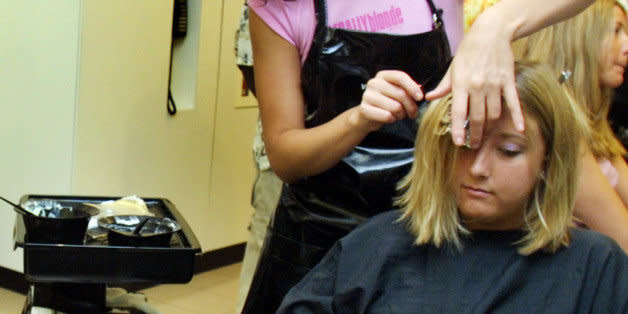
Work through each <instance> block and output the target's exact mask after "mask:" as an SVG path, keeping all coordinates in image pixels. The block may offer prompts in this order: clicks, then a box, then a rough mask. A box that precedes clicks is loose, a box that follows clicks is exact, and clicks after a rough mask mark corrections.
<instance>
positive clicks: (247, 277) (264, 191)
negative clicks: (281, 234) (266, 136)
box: [236, 170, 282, 313]
mask: <svg viewBox="0 0 628 314" xmlns="http://www.w3.org/2000/svg"><path fill="white" fill-rule="evenodd" d="M281 187H282V182H281V179H279V178H278V177H277V176H276V175H275V173H274V172H272V170H263V171H260V172H259V173H258V175H257V179H256V180H255V185H254V186H253V199H252V204H253V207H254V208H255V212H254V213H253V216H252V217H251V223H250V226H249V231H250V233H249V239H248V241H247V243H246V249H245V251H244V259H243V260H242V269H241V271H240V288H239V294H238V300H237V308H236V313H240V312H241V311H242V307H243V306H244V302H245V300H246V295H247V294H248V292H249V287H250V286H251V281H252V280H253V275H254V274H255V268H256V267H257V262H258V260H259V256H260V254H261V250H262V245H263V244H264V237H265V236H266V230H267V228H268V223H269V221H270V218H271V217H272V215H273V212H274V211H275V209H276V208H277V202H278V201H279V196H280V194H281Z"/></svg>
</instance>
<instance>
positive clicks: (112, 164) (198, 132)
mask: <svg viewBox="0 0 628 314" xmlns="http://www.w3.org/2000/svg"><path fill="white" fill-rule="evenodd" d="M50 1H55V3H58V2H56V0H41V1H40V2H41V3H48V4H49V2H50ZM190 1H191V2H193V1H197V2H196V3H192V5H190V7H193V6H194V4H196V5H197V6H196V7H200V8H202V10H201V12H200V15H201V16H202V19H201V21H200V22H199V24H200V25H198V26H196V27H198V37H197V38H199V41H198V43H197V45H196V49H197V50H198V51H197V69H196V71H195V72H197V75H196V77H194V76H193V77H192V79H191V82H188V84H196V85H195V86H194V89H193V90H195V93H196V94H195V95H193V97H188V98H189V99H192V100H193V101H194V103H193V104H192V105H191V106H184V108H183V109H181V110H180V111H179V112H178V113H177V114H176V115H175V116H169V115H168V114H167V112H166V95H167V94H166V92H167V89H166V88H167V84H168V83H167V81H168V64H169V57H170V43H171V42H170V30H171V24H170V23H171V15H172V2H173V1H172V0H134V1H128V0H90V1H73V2H70V1H68V2H63V1H62V2H63V3H66V6H71V9H74V11H72V10H70V12H74V15H71V14H69V13H64V14H63V16H61V17H59V18H58V19H57V18H54V17H51V18H50V19H46V18H42V17H41V16H40V17H39V18H42V20H41V21H39V22H38V23H40V24H42V25H41V27H40V28H42V29H51V30H52V32H54V33H55V35H56V37H61V36H60V35H61V34H62V35H63V37H64V39H65V41H63V42H59V41H57V42H55V44H58V45H60V46H59V47H61V48H58V46H57V45H53V43H50V44H49V45H50V47H48V46H46V47H42V48H43V49H35V48H39V47H38V46H34V47H26V48H25V49H26V50H28V52H30V53H33V54H36V55H37V56H39V57H41V58H42V59H43V61H42V63H43V64H38V65H37V67H38V68H46V67H50V65H48V64H47V62H48V61H50V59H51V57H57V58H58V59H62V60H63V61H66V62H67V63H69V64H70V65H74V68H72V67H66V68H64V71H63V73H64V74H65V75H66V76H68V78H69V79H65V78H64V80H63V81H60V80H59V77H58V76H55V75H50V74H47V75H46V76H44V82H42V85H44V86H45V87H46V88H44V89H42V88H34V89H31V90H29V92H30V93H32V94H34V95H36V96H33V97H37V99H38V100H39V99H46V98H47V97H48V96H49V95H51V93H52V92H51V90H57V89H59V90H61V91H62V92H63V93H64V94H65V96H66V97H65V98H66V99H55V101H56V102H58V101H62V103H63V105H62V106H61V107H63V108H64V109H63V110H61V111H58V112H57V111H55V112H52V113H50V112H44V111H43V109H41V108H33V110H34V111H36V112H37V115H38V116H39V115H41V116H47V117H57V116H59V117H60V119H61V121H60V123H61V122H62V123H63V125H62V126H61V127H60V130H64V131H63V132H61V133H60V134H57V135H56V137H55V138H51V142H53V143H57V142H58V143H59V144H63V145H64V149H63V152H64V153H62V154H61V156H60V158H57V159H60V160H57V161H55V162H54V164H53V165H49V166H50V167H47V168H46V169H47V170H46V173H51V171H50V170H48V168H55V169H56V171H57V172H59V174H58V175H57V176H58V177H60V178H61V180H59V181H58V182H57V181H55V182H56V184H53V183H52V182H50V181H46V182H43V183H42V182H38V183H37V184H36V183H34V182H33V181H35V180H36V179H35V178H33V176H29V177H26V178H25V179H27V180H26V181H24V184H23V185H21V186H18V187H16V188H13V189H11V190H10V192H11V194H8V195H7V196H9V197H12V198H14V199H17V198H18V197H19V196H20V195H23V194H27V193H33V192H37V193H53V194H54V193H60V194H73V195H130V194H137V195H140V196H147V197H165V198H168V199H170V200H171V201H172V202H173V203H174V204H175V205H176V206H177V208H178V209H179V211H181V212H182V213H183V215H184V216H185V218H186V220H187V221H188V223H189V224H190V225H191V227H192V229H193V230H194V232H195V234H196V235H197V237H198V239H199V241H200V243H201V246H202V248H203V250H204V251H209V250H214V249H218V248H221V247H224V246H229V245H233V244H237V243H240V242H243V241H245V240H246V227H247V224H248V219H249V216H250V214H251V211H252V209H251V207H250V205H249V201H250V189H251V184H252V181H253V177H254V168H253V163H252V160H251V153H250V147H251V141H252V137H253V133H254V122H255V119H256V116H257V110H256V108H255V107H254V103H255V102H254V99H247V98H242V97H240V95H239V88H240V84H241V80H240V75H239V72H238V70H237V68H236V67H235V65H234V58H233V38H234V31H235V26H236V24H237V19H238V15H239V10H240V6H241V5H242V3H241V2H240V1H228V0H224V1H215V0H203V1H202V0H190ZM28 3H31V2H30V1H29V2H28ZM4 5H5V4H4V3H3V4H1V5H0V6H4ZM51 7H55V6H49V7H47V9H49V8H51ZM13 9H14V10H15V11H18V8H13ZM66 9H67V8H66ZM59 11H62V9H60V10H59ZM3 12H7V11H5V10H3ZM55 12H56V11H55ZM3 14H4V13H3ZM68 15H70V16H68ZM68 17H73V18H74V20H73V21H74V23H72V22H69V24H70V25H66V24H63V25H60V24H61V23H60V22H58V20H63V21H67V18H68ZM70 21H72V20H70ZM30 22H33V21H30ZM66 23H68V22H66ZM57 33H58V34H57ZM71 34H74V37H72V36H71ZM189 37H190V38H192V39H188V38H187V37H186V39H185V40H193V38H194V36H189ZM34 39H41V36H40V38H33V40H34ZM15 40H17V39H15ZM53 46H54V47H55V48H56V49H59V50H60V52H61V53H62V54H63V55H62V56H57V54H56V53H51V52H50V51H53V52H54V50H51V49H50V48H52V47H53ZM188 46H192V47H194V46H195V45H188ZM69 52H72V53H69ZM22 53H23V52H22ZM24 58H26V57H24ZM2 59H5V58H2ZM52 61H54V60H52ZM0 62H1V61H0ZM55 62H56V61H55ZM2 65H3V67H4V64H2ZM193 72H194V71H193ZM25 79H26V75H25ZM71 79H74V81H72V80H71ZM72 82H74V83H72ZM59 85H63V86H59ZM65 85H69V86H65ZM16 87H17V84H16ZM57 92H58V91H57ZM188 96H189V95H188ZM12 100H14V101H18V104H21V103H24V104H25V105H26V103H25V101H22V98H21V97H20V96H19V95H16V96H15V97H14V99H12ZM2 103H3V106H5V104H6V102H5V101H3V102H2ZM29 103H30V102H29ZM46 105H47V106H48V107H46V108H49V107H55V108H56V107H57V106H59V104H57V103H49V104H46ZM46 110H47V109H46ZM21 114H22V115H23V117H24V118H25V119H26V118H27V117H28V116H29V115H28V113H26V112H22V113H21ZM0 130H2V133H1V134H2V136H3V142H4V137H6V136H7V135H8V134H15V136H17V137H18V138H19V139H17V140H16V141H15V143H20V142H22V141H23V140H24V139H26V140H28V136H29V135H28V134H26V133H28V132H20V133H17V132H12V133H11V132H10V130H4V129H0ZM52 135H55V133H51V134H49V136H52ZM40 142H45V140H44V139H43V136H42V139H41V140H40ZM18 147H20V146H18ZM27 149H28V148H27ZM17 156H19V155H18V154H16V155H15V158H13V159H8V160H7V159H6V157H0V160H2V161H3V162H2V163H1V164H0V171H3V172H4V173H8V174H11V175H13V176H15V175H16V174H19V173H21V171H23V169H26V168H29V167H31V165H30V163H35V159H31V160H30V163H29V160H28V159H27V160H25V161H20V162H19V163H18V164H17V165H18V167H16V168H17V169H16V170H14V171H13V172H6V171H7V169H5V168H11V167H10V166H8V165H7V161H8V163H11V162H17V161H16V160H17ZM2 182H9V181H8V180H4V181H2ZM64 182H65V183H64ZM3 207H4V206H3ZM7 208H8V207H7ZM3 212H9V211H8V210H4V211H3ZM2 221H3V222H2V223H4V224H5V228H2V229H3V230H10V228H12V225H13V221H12V220H10V219H9V220H7V219H2ZM5 233H8V232H5ZM0 240H1V241H2V242H4V244H3V243H2V242H0V250H4V251H7V250H8V249H7V248H6V246H8V245H9V244H12V239H8V237H7V235H6V234H4V235H0ZM3 246H4V247H5V248H3ZM0 255H2V254H0ZM16 261H17V262H16ZM19 262H20V261H19V256H18V257H14V258H13V260H12V261H4V260H1V259H0V266H3V267H11V268H18V267H19V266H15V265H16V263H19ZM19 268H20V269H21V267H19Z"/></svg>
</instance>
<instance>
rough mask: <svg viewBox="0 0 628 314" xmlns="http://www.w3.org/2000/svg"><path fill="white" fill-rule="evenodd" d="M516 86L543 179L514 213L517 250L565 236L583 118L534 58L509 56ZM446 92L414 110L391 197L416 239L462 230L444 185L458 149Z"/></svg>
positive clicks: (442, 239)
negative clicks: (410, 148) (410, 155)
mask: <svg viewBox="0 0 628 314" xmlns="http://www.w3.org/2000/svg"><path fill="white" fill-rule="evenodd" d="M515 73H516V81H517V91H518V93H519V100H520V102H521V106H522V110H523V112H524V117H525V118H526V120H528V121H529V120H530V119H533V120H535V121H536V122H537V123H538V126H539V129H540V133H541V136H542V138H543V140H544V143H543V144H544V145H545V148H546V156H545V163H544V166H545V168H544V172H545V175H544V180H542V181H540V182H539V183H538V184H537V186H536V187H535V189H534V191H535V192H534V196H533V197H531V198H530V199H531V201H530V204H529V205H528V209H527V210H526V211H525V212H524V213H522V215H524V218H525V221H526V225H525V227H524V229H525V231H526V235H525V236H524V237H523V239H521V241H520V242H519V243H518V244H519V246H520V248H519V252H520V253H521V254H524V255H527V254H531V253H533V252H536V251H537V250H541V249H542V250H545V251H549V252H554V251H556V250H557V249H558V248H559V247H561V246H562V245H567V244H568V243H569V232H568V227H569V225H570V223H571V217H572V209H573V205H574V201H575V192H576V181H577V180H576V178H577V173H576V171H577V170H576V169H577V160H578V156H579V143H580V139H581V136H583V133H584V132H585V128H586V118H585V117H583V116H582V115H581V114H579V111H577V109H576V108H575V107H574V106H573V105H572V104H571V102H570V101H569V100H568V98H567V96H566V95H565V92H564V90H563V89H562V88H561V86H560V85H559V83H558V77H556V76H555V75H552V73H551V71H550V70H549V69H548V68H547V67H545V66H543V65H541V64H540V63H530V62H525V63H520V62H518V63H516V65H515ZM450 107H451V96H449V97H446V98H443V99H441V100H440V101H438V102H435V103H432V104H431V105H430V107H429V108H428V109H427V111H426V113H425V114H424V115H423V117H422V118H421V125H420V127H419V132H418V135H417V139H416V142H415V147H416V149H415V152H414V163H413V165H412V168H411V170H410V172H409V173H408V175H407V176H406V177H404V178H403V179H402V180H401V181H400V183H399V186H398V188H399V191H400V196H399V198H398V199H397V205H399V207H400V209H401V210H402V212H403V214H402V217H401V220H402V221H406V222H407V225H408V228H409V230H410V231H411V232H412V233H413V234H415V235H416V244H433V245H435V246H441V245H442V244H445V243H452V244H454V245H455V246H457V247H461V241H460V237H461V236H462V235H464V234H467V233H469V232H470V231H469V230H467V229H466V228H465V226H464V224H463V223H462V222H461V220H460V217H459V213H458V208H457V205H456V201H455V199H454V193H453V190H452V177H453V173H452V171H453V169H454V168H453V165H454V164H455V162H456V158H457V155H458V149H459V148H458V147H457V146H455V145H454V144H453V142H452V140H451V135H450V134H449V124H450V121H449V120H450V118H449V111H450Z"/></svg>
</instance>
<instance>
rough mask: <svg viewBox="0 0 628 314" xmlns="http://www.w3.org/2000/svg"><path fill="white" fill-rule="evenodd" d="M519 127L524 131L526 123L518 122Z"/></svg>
mask: <svg viewBox="0 0 628 314" xmlns="http://www.w3.org/2000/svg"><path fill="white" fill-rule="evenodd" d="M517 129H518V130H519V131H523V130H525V124H523V122H519V123H517Z"/></svg>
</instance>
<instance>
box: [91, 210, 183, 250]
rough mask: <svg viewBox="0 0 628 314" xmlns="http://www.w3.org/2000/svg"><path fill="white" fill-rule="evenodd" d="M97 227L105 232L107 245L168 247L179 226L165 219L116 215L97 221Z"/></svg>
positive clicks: (179, 228)
mask: <svg viewBox="0 0 628 314" xmlns="http://www.w3.org/2000/svg"><path fill="white" fill-rule="evenodd" d="M98 226H99V227H101V228H103V229H106V230H107V239H108V241H109V245H115V246H170V240H171V238H172V235H173V234H174V233H175V232H177V231H179V230H181V226H180V225H179V224H178V223H177V222H176V221H174V220H172V219H170V218H166V217H153V216H144V215H116V216H108V217H102V218H99V219H98Z"/></svg>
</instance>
